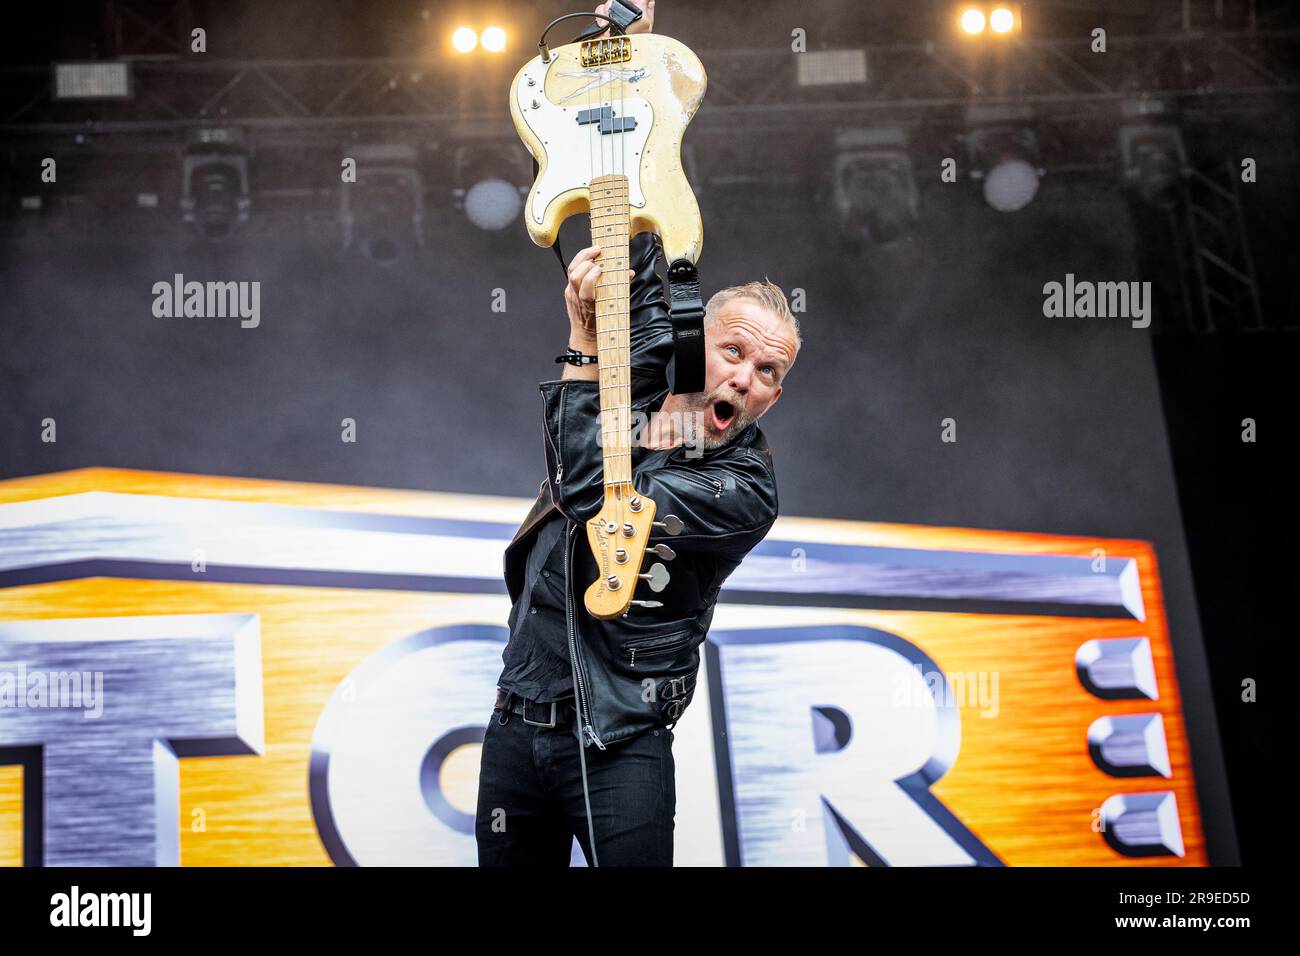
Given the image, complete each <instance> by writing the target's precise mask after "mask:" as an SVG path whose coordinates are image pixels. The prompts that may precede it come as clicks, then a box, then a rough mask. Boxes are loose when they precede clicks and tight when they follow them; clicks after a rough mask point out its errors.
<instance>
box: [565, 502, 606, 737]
mask: <svg viewBox="0 0 1300 956" xmlns="http://www.w3.org/2000/svg"><path fill="white" fill-rule="evenodd" d="M577 530H578V526H577V525H574V526H573V527H571V528H570V529H569V532H568V534H567V535H566V536H565V539H564V619H565V622H566V623H567V624H568V628H569V656H570V659H571V660H572V661H573V676H574V679H575V680H576V681H577V686H576V687H575V688H574V691H575V692H576V693H577V695H578V713H579V715H580V716H581V718H582V720H583V721H585V723H584V724H583V728H582V729H583V730H584V731H586V733H587V735H588V736H589V737H590V738H591V742H592V743H594V744H595V745H596V746H597V747H599V748H600V749H601V750H604V749H605V745H604V744H603V743H601V740H600V737H599V736H597V734H596V731H595V730H594V729H593V728H592V726H591V708H590V707H589V706H588V705H587V687H586V684H584V683H583V681H582V659H581V658H580V657H579V656H578V638H577V634H576V632H575V630H574V627H573V560H572V557H571V555H572V550H571V548H572V545H573V533H574V532H575V531H577Z"/></svg>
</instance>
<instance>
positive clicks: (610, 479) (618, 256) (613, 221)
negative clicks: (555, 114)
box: [589, 174, 632, 486]
mask: <svg viewBox="0 0 1300 956" xmlns="http://www.w3.org/2000/svg"><path fill="white" fill-rule="evenodd" d="M589 188H590V195H591V242H592V245H594V246H598V247H599V248H600V258H599V260H597V261H598V262H599V263H600V264H601V273H600V280H599V281H598V282H597V283H596V354H597V356H598V362H597V366H596V367H597V369H598V370H599V374H600V436H601V452H602V454H603V457H604V461H605V484H606V485H607V486H610V485H623V484H627V485H629V486H630V484H631V481H632V450H631V435H630V432H631V426H632V422H631V415H632V389H631V371H632V370H631V364H632V357H631V353H632V346H631V336H630V334H629V333H630V324H629V316H630V312H629V310H628V298H629V294H630V287H629V283H628V277H627V271H628V259H629V258H630V255H629V251H628V221H629V217H628V204H627V177H626V176H624V175H621V174H620V175H609V176H598V177H597V178H595V179H593V180H592V181H591V185H590V187H589Z"/></svg>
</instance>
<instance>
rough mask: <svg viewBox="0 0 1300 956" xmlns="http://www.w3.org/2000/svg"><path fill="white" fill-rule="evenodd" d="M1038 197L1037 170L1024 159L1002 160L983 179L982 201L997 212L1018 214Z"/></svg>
mask: <svg viewBox="0 0 1300 956" xmlns="http://www.w3.org/2000/svg"><path fill="white" fill-rule="evenodd" d="M1036 195H1038V170H1037V169H1035V168H1034V166H1033V164H1032V163H1029V162H1028V161H1026V160H1024V159H1019V158H1016V159H1004V160H1003V161H1002V162H1000V163H998V164H997V165H996V166H994V167H993V168H992V169H990V170H989V172H988V175H986V176H985V177H984V201H985V202H987V203H988V204H989V205H990V206H992V207H993V208H994V209H996V210H997V211H998V212H1018V211H1019V210H1021V209H1024V208H1025V207H1026V206H1028V205H1029V204H1030V203H1031V202H1033V200H1034V196H1036Z"/></svg>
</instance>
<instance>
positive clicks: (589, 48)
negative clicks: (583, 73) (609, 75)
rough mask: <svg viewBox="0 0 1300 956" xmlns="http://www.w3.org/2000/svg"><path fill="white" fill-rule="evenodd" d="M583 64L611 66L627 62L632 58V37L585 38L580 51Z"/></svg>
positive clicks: (580, 60)
mask: <svg viewBox="0 0 1300 956" xmlns="http://www.w3.org/2000/svg"><path fill="white" fill-rule="evenodd" d="M579 56H580V59H579V62H580V63H581V64H582V65H583V66H609V65H610V64H612V63H627V62H628V61H629V60H631V59H632V38H631V37H626V36H622V37H606V38H605V39H603V40H583V41H582V47H581V49H580V51H579Z"/></svg>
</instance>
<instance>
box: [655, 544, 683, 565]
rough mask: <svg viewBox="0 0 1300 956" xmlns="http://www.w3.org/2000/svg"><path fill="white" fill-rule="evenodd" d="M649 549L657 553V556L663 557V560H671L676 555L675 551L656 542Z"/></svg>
mask: <svg viewBox="0 0 1300 956" xmlns="http://www.w3.org/2000/svg"><path fill="white" fill-rule="evenodd" d="M650 550H651V551H653V552H654V553H655V554H657V555H659V557H661V558H663V559H664V560H665V561H671V560H672V559H673V558H675V557H677V552H676V551H674V550H673V549H672V548H670V547H668V545H666V544H656V545H655V546H654V547H653V548H651V549H650Z"/></svg>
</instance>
